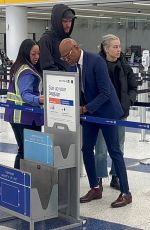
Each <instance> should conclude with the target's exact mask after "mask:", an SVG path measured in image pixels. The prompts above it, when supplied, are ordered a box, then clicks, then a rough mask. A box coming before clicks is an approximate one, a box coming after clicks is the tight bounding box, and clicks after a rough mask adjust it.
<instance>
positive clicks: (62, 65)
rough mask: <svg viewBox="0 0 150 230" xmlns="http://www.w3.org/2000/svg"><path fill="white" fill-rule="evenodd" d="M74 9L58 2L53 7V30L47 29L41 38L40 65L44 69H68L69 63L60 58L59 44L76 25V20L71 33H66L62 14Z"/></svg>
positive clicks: (68, 35)
mask: <svg viewBox="0 0 150 230" xmlns="http://www.w3.org/2000/svg"><path fill="white" fill-rule="evenodd" d="M68 9H69V10H71V11H72V13H73V14H74V15H75V12H74V10H72V9H71V8H69V7H68V6H66V5H64V4H56V5H55V6H54V7H53V9H52V15H51V30H50V31H46V32H45V33H44V34H43V35H42V37H41V38H40V41H39V45H40V66H41V69H42V70H52V71H53V70H55V71H59V70H62V71H68V68H69V65H68V64H67V63H66V62H64V61H62V60H61V59H60V53H59V44H60V42H61V41H62V40H63V39H64V38H68V37H70V34H71V33H72V30H73V27H74V20H75V19H73V20H72V26H71V29H70V31H69V33H65V32H64V30H63V25H62V16H63V14H64V12H65V11H67V10H68Z"/></svg>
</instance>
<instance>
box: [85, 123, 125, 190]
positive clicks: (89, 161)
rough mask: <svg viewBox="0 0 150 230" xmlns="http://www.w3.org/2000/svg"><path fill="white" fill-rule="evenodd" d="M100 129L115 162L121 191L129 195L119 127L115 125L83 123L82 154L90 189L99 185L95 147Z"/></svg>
mask: <svg viewBox="0 0 150 230" xmlns="http://www.w3.org/2000/svg"><path fill="white" fill-rule="evenodd" d="M99 129H101V130H102V133H103V136H104V139H105V142H106V145H107V149H108V152H109V155H110V157H111V158H112V160H113V162H114V166H115V170H116V174H117V176H118V177H119V181H120V190H121V192H122V193H128V192H129V186H128V179H127V172H126V167H125V163H124V159H123V154H122V152H121V150H120V146H119V139H118V128H117V126H113V125H98V124H92V123H87V124H86V123H83V147H82V152H83V160H84V164H85V169H86V172H87V176H88V179H89V184H90V187H91V188H93V187H95V186H97V185H98V181H97V175H96V168H95V158H94V146H95V144H96V140H97V136H98V132H99Z"/></svg>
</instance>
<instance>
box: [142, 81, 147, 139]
mask: <svg viewBox="0 0 150 230" xmlns="http://www.w3.org/2000/svg"><path fill="white" fill-rule="evenodd" d="M147 88H148V81H143V84H142V87H141V89H147ZM141 102H148V94H147V93H142V94H141ZM140 122H142V123H146V107H141V108H140ZM140 141H147V140H146V130H145V129H141V140H140Z"/></svg>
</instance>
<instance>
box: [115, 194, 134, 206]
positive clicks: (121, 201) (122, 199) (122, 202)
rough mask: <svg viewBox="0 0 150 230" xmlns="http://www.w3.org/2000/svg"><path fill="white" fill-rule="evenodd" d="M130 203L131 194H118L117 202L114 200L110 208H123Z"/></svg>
mask: <svg viewBox="0 0 150 230" xmlns="http://www.w3.org/2000/svg"><path fill="white" fill-rule="evenodd" d="M130 203H132V195H131V193H120V195H119V197H118V198H117V200H115V201H114V202H113V203H111V207H112V208H119V207H124V206H126V205H127V204H130Z"/></svg>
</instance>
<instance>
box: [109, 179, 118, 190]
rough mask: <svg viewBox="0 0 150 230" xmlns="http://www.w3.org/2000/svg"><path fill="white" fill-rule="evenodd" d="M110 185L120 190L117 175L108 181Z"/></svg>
mask: <svg viewBox="0 0 150 230" xmlns="http://www.w3.org/2000/svg"><path fill="white" fill-rule="evenodd" d="M110 187H112V188H114V189H116V190H120V183H119V178H118V177H117V176H112V179H111V182H110Z"/></svg>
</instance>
